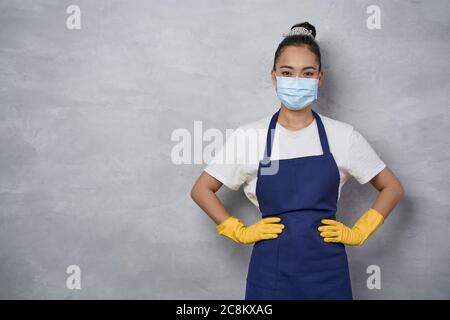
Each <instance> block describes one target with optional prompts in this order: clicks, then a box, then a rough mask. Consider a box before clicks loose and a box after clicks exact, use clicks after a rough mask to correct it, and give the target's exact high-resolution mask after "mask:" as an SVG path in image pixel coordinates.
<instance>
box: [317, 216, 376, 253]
mask: <svg viewBox="0 0 450 320" xmlns="http://www.w3.org/2000/svg"><path fill="white" fill-rule="evenodd" d="M321 222H322V223H323V224H325V226H320V227H319V231H320V235H321V236H322V237H323V238H324V241H325V242H340V243H343V244H347V245H350V246H360V245H362V244H363V243H364V242H365V241H366V240H367V238H369V237H370V235H372V234H373V233H374V232H375V230H377V229H378V227H379V226H381V225H382V224H383V222H384V217H383V216H382V215H381V213H379V212H378V211H376V210H375V209H373V208H370V209H369V210H367V211H366V212H365V213H364V214H363V215H362V216H361V217H360V218H359V219H358V221H356V223H355V225H354V226H353V227H352V228H351V229H350V228H349V227H347V226H346V225H345V224H343V223H342V222H339V221H336V220H329V219H323V220H322V221H321Z"/></svg>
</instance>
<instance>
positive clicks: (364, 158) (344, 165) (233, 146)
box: [204, 111, 386, 207]
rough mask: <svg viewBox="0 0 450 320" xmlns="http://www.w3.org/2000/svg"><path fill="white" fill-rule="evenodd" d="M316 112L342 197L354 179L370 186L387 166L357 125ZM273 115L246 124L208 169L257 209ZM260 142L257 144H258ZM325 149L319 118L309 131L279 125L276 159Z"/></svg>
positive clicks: (226, 144)
mask: <svg viewBox="0 0 450 320" xmlns="http://www.w3.org/2000/svg"><path fill="white" fill-rule="evenodd" d="M316 113H317V114H318V115H319V116H320V117H321V119H322V123H323V125H324V128H325V131H326V134H327V138H328V144H329V148H330V152H331V153H332V154H333V157H334V159H335V161H336V164H337V167H338V169H339V175H340V183H339V192H338V198H339V197H340V194H341V188H342V186H343V185H344V183H345V182H346V181H347V180H348V179H349V178H350V176H353V177H354V178H355V179H356V180H357V181H358V182H359V183H360V184H364V183H367V182H368V181H370V180H371V179H372V178H373V177H374V176H376V175H377V174H378V173H379V172H380V171H382V170H383V169H384V168H385V167H386V164H385V163H384V162H383V161H382V160H381V159H380V158H379V156H378V155H377V153H376V152H375V151H374V150H373V148H372V147H371V146H370V145H369V143H368V142H367V141H366V139H365V138H364V137H363V136H362V135H361V134H360V133H359V132H358V131H356V130H355V129H354V128H353V126H351V125H350V124H347V123H345V122H341V121H338V120H334V119H331V118H328V117H326V116H323V115H322V114H320V113H318V112H317V111H316ZM271 118H272V115H270V116H267V117H265V118H262V119H260V120H257V121H255V122H252V123H249V124H246V125H244V126H241V127H239V128H238V129H237V130H235V131H234V132H233V133H232V134H231V135H230V136H229V138H228V139H227V141H226V143H225V145H224V146H223V147H222V149H221V150H220V151H219V152H218V153H217V154H216V155H215V157H214V159H213V160H212V161H211V162H210V163H209V164H208V165H207V166H206V168H205V169H204V170H205V171H206V172H207V173H208V174H210V175H211V176H213V177H214V178H216V179H217V180H219V181H220V182H222V183H223V184H224V185H225V186H227V187H228V188H230V189H232V190H238V189H239V187H240V186H241V185H243V189H244V192H245V195H246V196H247V198H248V199H249V200H250V201H251V202H252V203H253V204H254V205H255V206H256V207H259V206H258V200H257V198H256V181H257V173H258V164H259V161H260V160H262V158H263V154H264V148H265V144H266V136H267V130H268V127H269V123H270V119H271ZM255 141H256V142H255ZM321 154H323V152H322V146H321V144H320V137H319V132H318V128H317V122H316V119H315V118H314V120H313V121H312V122H311V123H310V124H309V125H308V126H307V127H305V128H302V129H300V130H297V131H291V130H288V129H286V128H284V127H283V126H281V125H280V124H279V123H277V124H276V128H275V135H274V138H273V146H272V156H271V159H272V160H277V159H288V158H298V157H304V156H311V155H321Z"/></svg>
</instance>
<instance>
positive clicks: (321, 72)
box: [319, 70, 323, 87]
mask: <svg viewBox="0 0 450 320" xmlns="http://www.w3.org/2000/svg"><path fill="white" fill-rule="evenodd" d="M322 82H323V71H322V70H321V71H320V72H319V87H320V86H321V85H322Z"/></svg>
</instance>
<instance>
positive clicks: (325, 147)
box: [263, 109, 330, 163]
mask: <svg viewBox="0 0 450 320" xmlns="http://www.w3.org/2000/svg"><path fill="white" fill-rule="evenodd" d="M311 111H312V113H313V115H314V118H315V119H316V123H317V128H318V131H319V138H320V144H321V146H322V151H323V154H324V155H328V154H330V148H329V145H328V139H327V134H326V132H325V128H324V126H323V123H322V120H321V119H320V116H319V115H318V114H317V113H316V112H315V111H314V110H312V109H311ZM279 114H280V110H278V111H277V112H275V113H274V114H273V116H272V119H270V124H269V129H268V130H267V138H266V146H265V148H264V155H263V159H264V160H263V163H269V162H270V156H271V155H272V142H273V137H274V136H275V127H276V125H277V121H278V116H279Z"/></svg>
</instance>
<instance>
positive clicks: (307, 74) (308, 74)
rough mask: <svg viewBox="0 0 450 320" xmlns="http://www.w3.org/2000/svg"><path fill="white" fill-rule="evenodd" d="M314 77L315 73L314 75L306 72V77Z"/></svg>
mask: <svg viewBox="0 0 450 320" xmlns="http://www.w3.org/2000/svg"><path fill="white" fill-rule="evenodd" d="M313 75H314V73H312V72H306V73H305V76H307V77H312V76H313Z"/></svg>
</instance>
